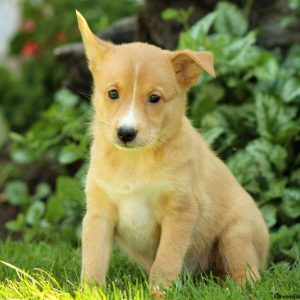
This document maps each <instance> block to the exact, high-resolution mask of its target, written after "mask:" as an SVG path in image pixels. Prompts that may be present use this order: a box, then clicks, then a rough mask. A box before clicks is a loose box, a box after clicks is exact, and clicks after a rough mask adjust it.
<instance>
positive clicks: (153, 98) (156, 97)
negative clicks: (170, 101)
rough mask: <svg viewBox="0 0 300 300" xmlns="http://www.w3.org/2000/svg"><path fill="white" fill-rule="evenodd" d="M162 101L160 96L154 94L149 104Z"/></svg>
mask: <svg viewBox="0 0 300 300" xmlns="http://www.w3.org/2000/svg"><path fill="white" fill-rule="evenodd" d="M159 101H160V96H158V95H156V94H152V95H150V97H149V99H148V102H150V103H157V102H159Z"/></svg>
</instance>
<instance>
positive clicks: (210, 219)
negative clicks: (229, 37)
mask: <svg viewBox="0 0 300 300" xmlns="http://www.w3.org/2000/svg"><path fill="white" fill-rule="evenodd" d="M77 18H78V24H79V28H80V32H81V35H82V39H83V43H84V47H85V52H86V56H87V59H88V65H89V69H90V70H91V72H92V75H93V79H94V93H93V97H92V102H93V108H94V111H95V114H94V118H93V123H92V136H93V141H92V146H91V157H90V166H89V170H88V175H87V181H86V190H85V192H86V207H87V212H86V215H85V217H84V219H83V228H82V230H83V231H82V251H83V252H82V279H83V280H87V281H94V282H97V283H100V284H105V277H106V273H107V270H108V266H109V261H110V257H111V252H112V247H113V244H114V242H116V243H117V244H118V245H119V246H120V247H121V248H122V249H124V250H125V251H126V252H127V253H128V255H129V256H131V257H132V258H133V259H134V260H135V261H137V262H138V263H139V264H140V265H141V266H142V267H143V268H144V269H145V271H146V272H148V273H149V280H150V283H151V284H159V285H160V284H161V285H163V286H168V284H169V283H170V282H171V281H172V280H174V279H176V278H177V276H178V275H179V274H180V272H181V271H182V269H183V268H186V269H187V270H188V271H190V272H192V273H194V272H198V271H205V270H209V269H214V270H215V272H216V273H217V274H220V275H225V274H229V275H230V276H232V277H233V278H234V279H235V280H236V281H237V282H238V283H240V284H243V282H245V280H248V281H251V282H254V281H256V280H259V279H260V274H259V269H261V268H262V267H263V266H265V264H266V259H267V255H268V244H269V243H268V239H269V236H268V230H267V227H266V224H265V222H264V220H263V217H262V215H261V213H260V212H259V210H258V208H257V206H256V205H255V202H254V201H253V199H252V198H251V196H250V195H249V194H248V193H247V192H246V191H245V190H244V189H243V188H242V187H241V186H240V184H239V183H238V182H237V180H236V179H235V178H234V176H233V175H232V173H231V172H230V170H229V169H228V168H227V167H226V166H225V164H224V163H223V162H222V161H221V160H220V159H219V158H218V157H217V156H216V155H215V154H214V152H213V151H212V150H210V148H209V146H208V145H207V144H206V142H205V141H204V139H203V138H202V137H201V135H200V134H199V133H198V132H197V130H196V129H194V128H193V127H192V125H191V124H190V122H189V120H188V119H187V117H186V116H185V109H186V92H187V90H188V89H189V88H190V87H191V86H192V85H193V84H194V83H195V82H196V80H197V78H198V76H199V74H200V72H201V71H206V72H207V73H209V74H210V75H212V76H214V67H213V58H212V54H211V53H210V52H195V51H191V50H183V51H176V52H170V51H166V50H162V49H160V48H158V47H155V46H152V45H148V44H145V43H130V44H124V45H119V46H117V45H113V44H111V43H109V42H106V41H103V40H100V39H99V38H97V37H96V36H95V35H94V34H93V33H92V32H91V30H90V29H89V27H88V25H87V23H86V21H85V19H84V18H83V17H82V15H81V14H80V13H78V12H77Z"/></svg>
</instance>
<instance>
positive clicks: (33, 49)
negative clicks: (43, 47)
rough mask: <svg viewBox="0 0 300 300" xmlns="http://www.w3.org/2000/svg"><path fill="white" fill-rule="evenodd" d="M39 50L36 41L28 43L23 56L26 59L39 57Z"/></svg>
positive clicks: (23, 49)
mask: <svg viewBox="0 0 300 300" xmlns="http://www.w3.org/2000/svg"><path fill="white" fill-rule="evenodd" d="M38 49H39V44H38V43H37V42H35V41H27V42H26V43H25V44H24V45H23V47H22V49H21V55H22V56H23V57H24V58H32V57H34V56H36V55H37V52H38Z"/></svg>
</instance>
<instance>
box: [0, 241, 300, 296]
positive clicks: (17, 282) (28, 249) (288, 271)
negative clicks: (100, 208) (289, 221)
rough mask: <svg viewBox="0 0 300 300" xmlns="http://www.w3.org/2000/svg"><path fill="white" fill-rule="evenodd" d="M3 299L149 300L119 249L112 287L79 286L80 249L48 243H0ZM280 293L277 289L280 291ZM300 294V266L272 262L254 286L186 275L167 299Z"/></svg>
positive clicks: (143, 283) (142, 275) (114, 260)
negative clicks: (242, 286) (242, 287)
mask: <svg viewBox="0 0 300 300" xmlns="http://www.w3.org/2000/svg"><path fill="white" fill-rule="evenodd" d="M0 260H1V261H2V262H1V263H0V299H151V298H153V297H152V296H151V294H150V292H149V290H148V287H147V283H146V279H147V276H146V274H145V273H143V272H142V270H141V269H140V268H139V267H138V266H136V265H135V264H134V263H132V262H130V261H128V260H127V258H126V256H124V255H123V254H122V253H120V252H119V251H118V250H115V251H114V254H113V258H112V263H111V267H110V271H109V275H108V286H107V287H106V288H105V289H102V288H100V287H88V286H84V287H80V285H79V276H80V249H79V248H77V249H76V248H72V247H71V246H69V245H67V244H64V243H59V244H47V243H44V242H42V243H26V242H25V243H24V242H11V241H7V242H2V243H0ZM276 293H277V294H276ZM280 295H282V296H292V297H294V298H292V297H291V298H290V299H299V298H295V295H299V297H300V265H299V263H295V264H294V265H293V266H292V267H290V266H289V265H288V264H286V263H280V264H277V265H270V266H269V268H268V269H267V270H264V271H263V280H262V282H261V283H259V284H257V285H255V286H254V288H253V289H250V288H249V287H248V288H245V289H240V288H239V287H238V286H237V285H235V283H234V282H233V281H232V280H230V279H228V280H226V281H225V282H220V281H219V282H218V281H217V280H216V279H214V278H213V277H212V276H210V275H206V276H202V277H198V278H192V277H189V276H187V275H186V276H183V278H182V279H181V280H180V281H178V282H177V283H176V284H174V285H173V287H172V288H171V289H170V290H169V291H168V292H167V293H166V297H165V298H166V299H209V300H211V299H247V300H248V299H274V298H275V299H276V298H277V299H279V296H280Z"/></svg>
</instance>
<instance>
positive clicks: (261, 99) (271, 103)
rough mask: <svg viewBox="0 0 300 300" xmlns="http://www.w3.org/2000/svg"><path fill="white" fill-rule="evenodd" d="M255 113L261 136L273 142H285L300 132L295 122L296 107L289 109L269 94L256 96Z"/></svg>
mask: <svg viewBox="0 0 300 300" xmlns="http://www.w3.org/2000/svg"><path fill="white" fill-rule="evenodd" d="M255 108H256V110H255V113H256V118H257V122H258V132H259V134H260V135H261V136H262V137H264V138H266V139H268V140H271V141H275V142H283V141H286V140H288V139H290V138H292V137H293V136H295V135H296V134H297V133H298V132H299V129H300V128H299V125H298V124H297V123H296V122H295V121H294V118H295V116H296V114H297V109H296V108H295V107H287V106H285V105H284V104H283V103H282V102H280V101H279V100H278V99H276V98H275V97H273V96H272V95H269V94H261V93H257V94H256V95H255Z"/></svg>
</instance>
